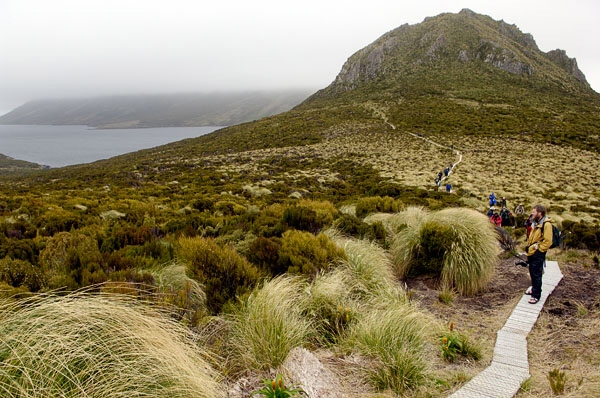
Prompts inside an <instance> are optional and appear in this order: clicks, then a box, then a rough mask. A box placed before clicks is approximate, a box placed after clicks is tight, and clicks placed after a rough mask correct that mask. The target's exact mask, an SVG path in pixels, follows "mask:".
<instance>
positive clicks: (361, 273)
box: [335, 237, 396, 296]
mask: <svg viewBox="0 0 600 398" xmlns="http://www.w3.org/2000/svg"><path fill="white" fill-rule="evenodd" d="M335 242H336V243H337V244H338V245H340V246H341V247H342V248H343V249H344V251H345V252H346V257H347V258H346V259H345V260H343V261H341V263H340V264H341V266H342V267H344V268H346V269H347V270H348V271H349V272H350V274H351V276H352V279H353V281H354V282H353V284H354V287H353V288H354V290H355V291H356V292H357V293H358V294H360V295H361V296H366V295H377V294H378V293H379V292H381V291H382V290H388V289H393V288H395V286H396V277H395V275H394V268H393V267H394V265H393V263H392V260H391V258H390V257H389V256H388V254H387V252H386V251H385V250H384V249H382V248H381V247H379V246H378V245H377V244H375V243H373V242H369V241H366V240H353V239H343V238H341V237H338V238H336V240H335Z"/></svg>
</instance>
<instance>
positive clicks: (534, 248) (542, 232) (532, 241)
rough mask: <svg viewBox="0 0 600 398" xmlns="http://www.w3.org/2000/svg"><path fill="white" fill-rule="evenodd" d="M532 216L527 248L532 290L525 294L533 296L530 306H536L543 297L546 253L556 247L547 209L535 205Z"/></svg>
mask: <svg viewBox="0 0 600 398" xmlns="http://www.w3.org/2000/svg"><path fill="white" fill-rule="evenodd" d="M531 215H532V225H531V233H530V234H529V237H528V238H527V246H526V247H525V252H526V254H527V264H528V265H529V276H530V277H531V288H530V289H527V291H526V292H525V294H531V298H530V299H529V304H536V303H537V302H538V301H540V297H541V295H542V275H543V274H544V263H545V262H546V252H547V251H548V249H550V248H551V247H554V245H553V243H552V239H553V226H552V224H551V223H550V217H547V216H546V208H545V207H544V206H542V205H535V206H534V207H533V210H532V212H531ZM546 224H548V225H546Z"/></svg>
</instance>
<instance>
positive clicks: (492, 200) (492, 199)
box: [488, 192, 497, 206]
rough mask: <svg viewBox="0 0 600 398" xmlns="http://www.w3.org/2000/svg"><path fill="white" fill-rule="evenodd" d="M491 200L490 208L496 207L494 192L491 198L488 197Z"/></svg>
mask: <svg viewBox="0 0 600 398" xmlns="http://www.w3.org/2000/svg"><path fill="white" fill-rule="evenodd" d="M488 198H489V200H490V206H495V205H496V203H497V202H496V195H494V193H493V192H492V194H491V195H490V196H488Z"/></svg>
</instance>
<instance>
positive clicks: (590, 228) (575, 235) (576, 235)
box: [562, 220, 600, 252]
mask: <svg viewBox="0 0 600 398" xmlns="http://www.w3.org/2000/svg"><path fill="white" fill-rule="evenodd" d="M562 229H563V231H564V232H565V234H566V235H565V238H564V245H565V247H566V248H574V249H587V250H590V251H595V252H600V225H598V224H590V223H587V222H585V221H580V222H574V221H569V220H564V221H563V223H562Z"/></svg>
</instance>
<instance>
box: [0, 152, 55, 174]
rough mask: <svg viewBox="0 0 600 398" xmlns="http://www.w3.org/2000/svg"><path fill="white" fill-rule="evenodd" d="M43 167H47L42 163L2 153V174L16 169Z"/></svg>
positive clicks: (0, 171)
mask: <svg viewBox="0 0 600 398" xmlns="http://www.w3.org/2000/svg"><path fill="white" fill-rule="evenodd" d="M43 168H45V167H44V166H42V165H40V164H37V163H32V162H27V161H25V160H18V159H14V158H11V157H10V156H6V155H3V154H1V153H0V174H7V173H11V172H14V171H24V170H39V169H43Z"/></svg>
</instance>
